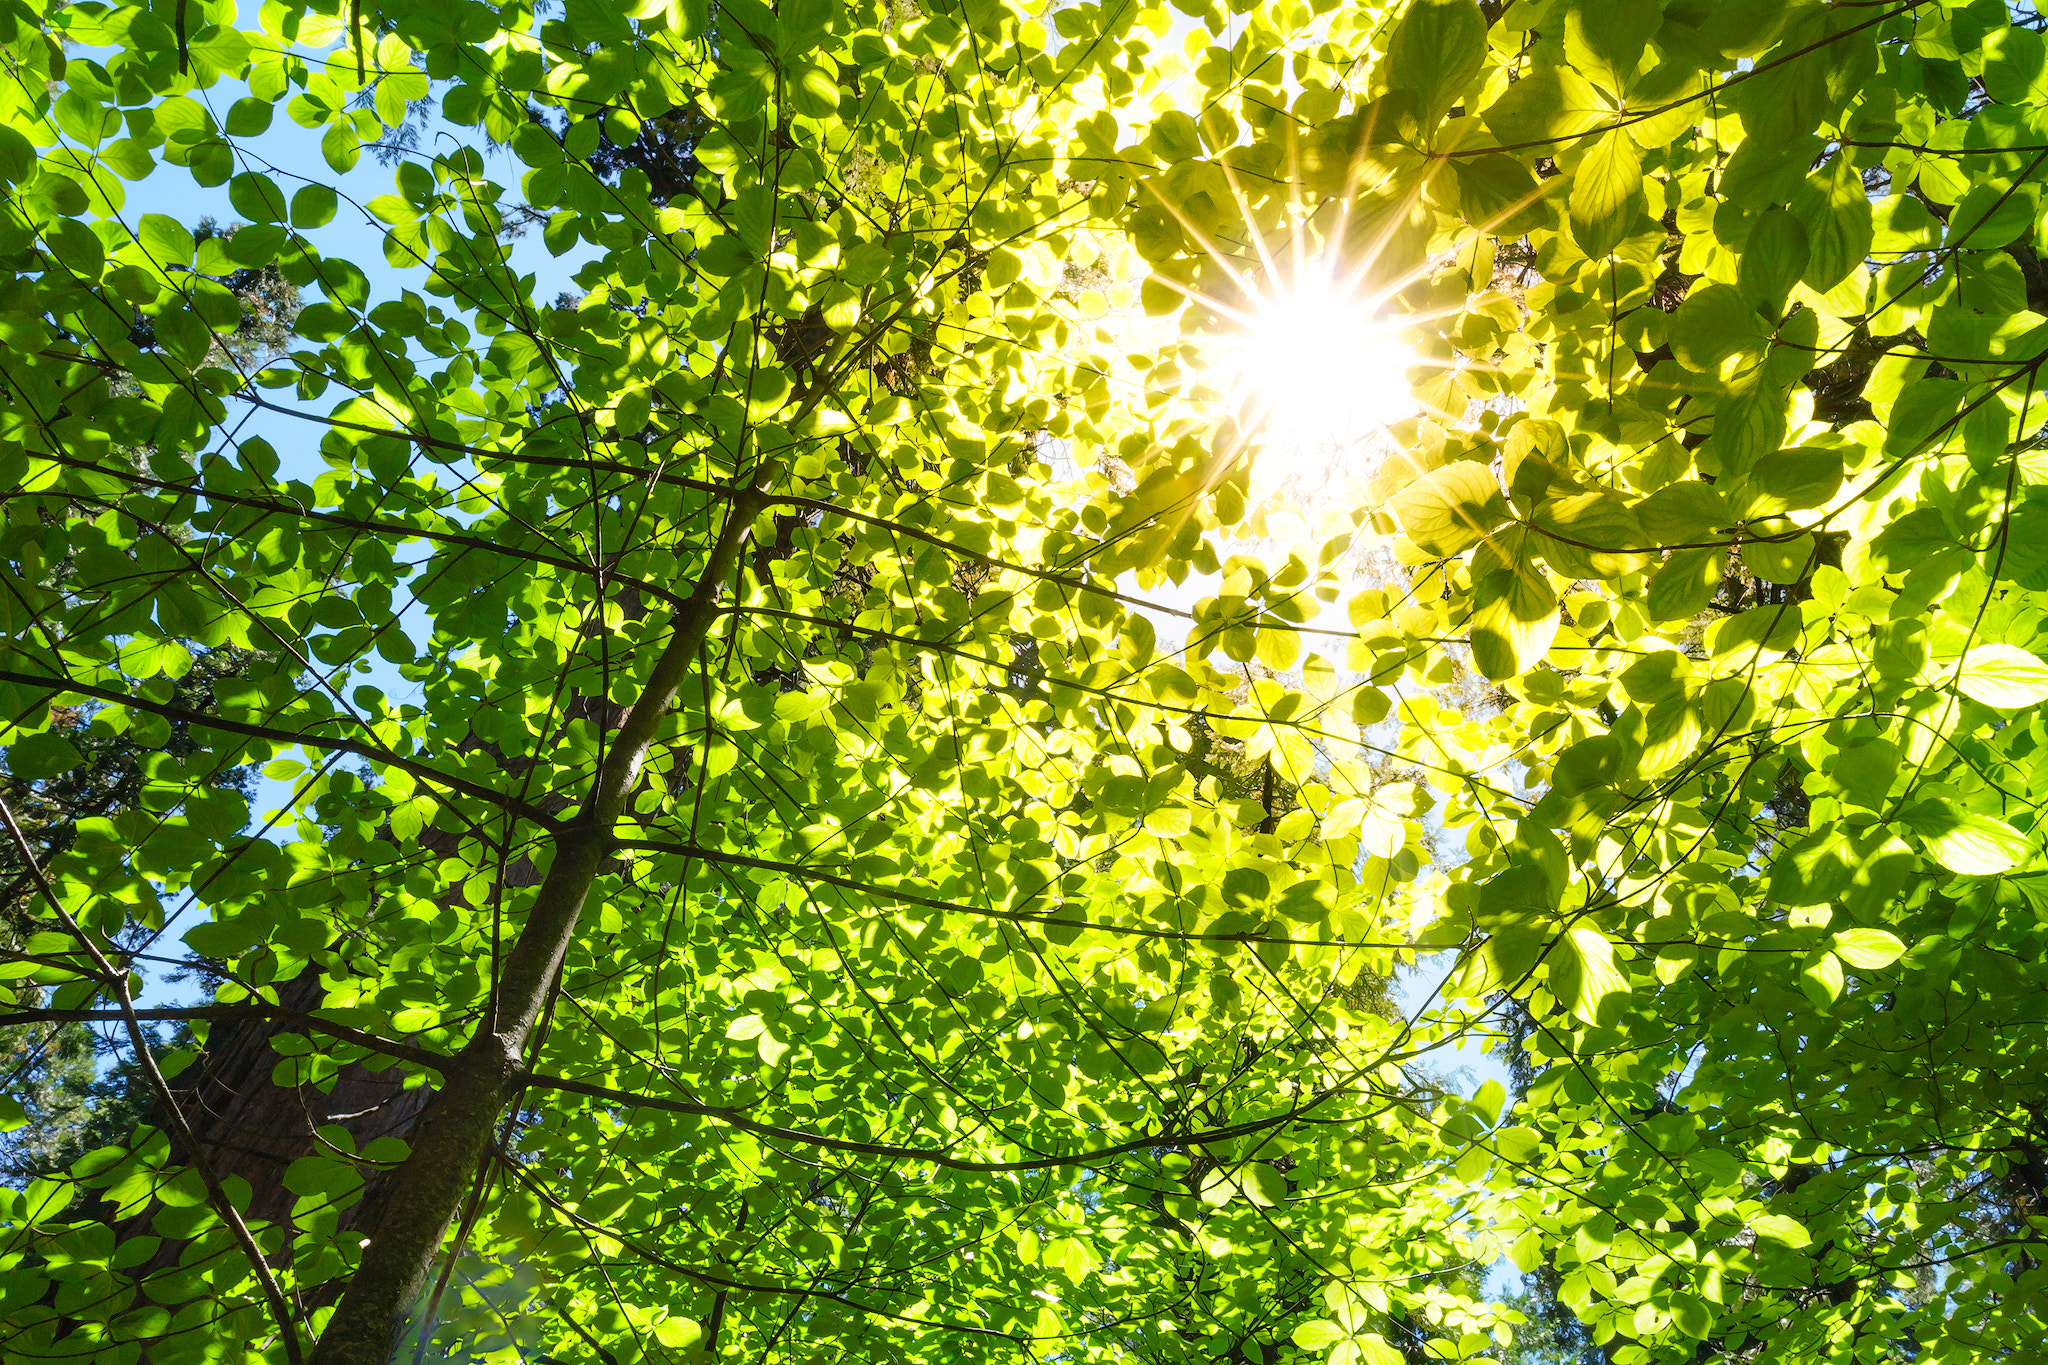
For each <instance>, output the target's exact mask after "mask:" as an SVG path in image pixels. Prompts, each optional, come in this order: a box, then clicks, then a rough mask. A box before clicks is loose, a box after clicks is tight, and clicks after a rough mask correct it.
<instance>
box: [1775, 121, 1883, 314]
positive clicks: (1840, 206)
mask: <svg viewBox="0 0 2048 1365" xmlns="http://www.w3.org/2000/svg"><path fill="white" fill-rule="evenodd" d="M1791 212H1792V215H1793V216H1794V217H1795V218H1797V219H1798V220H1799V221H1800V223H1801V224H1802V225H1803V226H1804V227H1805V229H1806V243H1807V263H1806V273H1805V275H1804V276H1803V277H1802V278H1804V280H1805V281H1806V284H1807V286H1808V287H1809V288H1812V289H1816V290H1819V291H1821V292H1822V293H1825V292H1827V291H1828V290H1830V289H1833V288H1834V287H1835V286H1836V285H1837V284H1840V283H1841V282H1842V280H1843V279H1845V278H1846V277H1847V276H1848V274H1849V272H1850V271H1851V270H1853V269H1855V268H1856V267H1857V266H1859V265H1861V264H1862V263H1863V261H1864V258H1865V257H1867V256H1869V255H1870V243H1871V239H1872V234H1873V228H1872V226H1871V216H1870V196H1869V194H1868V193H1867V192H1866V191H1865V190H1864V188H1863V176H1862V174H1861V173H1860V172H1858V171H1857V169H1856V167H1855V166H1854V165H1853V164H1851V162H1850V160H1849V158H1848V157H1847V156H1840V155H1838V156H1836V157H1835V159H1834V162H1833V163H1832V164H1831V165H1830V166H1829V168H1828V169H1827V171H1826V172H1824V173H1822V174H1818V175H1813V176H1809V177H1808V178H1807V184H1806V188H1805V189H1804V190H1802V191H1801V192H1800V193H1799V195H1798V196H1797V197H1796V198H1794V199H1793V201H1792V205H1791Z"/></svg>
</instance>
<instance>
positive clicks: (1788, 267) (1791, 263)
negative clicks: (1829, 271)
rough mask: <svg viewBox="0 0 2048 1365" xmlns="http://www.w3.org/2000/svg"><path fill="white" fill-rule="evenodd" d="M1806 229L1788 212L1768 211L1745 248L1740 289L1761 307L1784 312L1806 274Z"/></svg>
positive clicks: (1739, 272) (1738, 282)
mask: <svg viewBox="0 0 2048 1365" xmlns="http://www.w3.org/2000/svg"><path fill="white" fill-rule="evenodd" d="M1807 254H1808V253H1807V248H1806V229H1805V228H1804V227H1803V226H1801V225H1800V222H1799V220H1798V219H1797V218H1794V217H1793V216H1792V215H1791V214H1790V213H1788V212H1786V211H1785V210H1784V209H1781V208H1778V207H1776V206H1775V205H1773V206H1772V207H1770V208H1768V209H1765V210H1764V212H1763V216H1762V217H1760V218H1758V219H1757V221H1756V225H1755V226H1753V227H1752V228H1750V230H1749V240H1748V241H1747V242H1746V243H1744V244H1743V248H1742V257H1741V265H1740V266H1739V267H1738V268H1737V271H1736V280H1735V282H1736V286H1737V287H1738V288H1739V289H1741V290H1742V292H1743V293H1744V294H1747V295H1748V296H1749V297H1750V298H1752V299H1754V300H1756V301H1757V302H1758V303H1761V304H1763V305H1764V306H1766V307H1768V308H1770V309H1771V310H1772V311H1774V312H1775V311H1778V310H1781V309H1783V308H1784V306H1785V299H1786V298H1787V296H1789V295H1790V294H1791V292H1792V286H1793V285H1795V284H1797V283H1799V279H1800V277H1801V276H1802V275H1804V274H1805V273H1806V262H1807Z"/></svg>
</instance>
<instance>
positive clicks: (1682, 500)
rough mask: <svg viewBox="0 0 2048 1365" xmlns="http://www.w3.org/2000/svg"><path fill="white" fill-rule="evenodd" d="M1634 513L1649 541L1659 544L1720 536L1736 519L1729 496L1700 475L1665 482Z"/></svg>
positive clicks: (1683, 542)
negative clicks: (1729, 504)
mask: <svg viewBox="0 0 2048 1365" xmlns="http://www.w3.org/2000/svg"><path fill="white" fill-rule="evenodd" d="M1635 514H1636V520H1637V521H1639V522H1640V523H1641V524H1642V528H1643V534H1644V536H1645V537H1647V540H1648V543H1649V544H1652V545H1659V546H1673V545H1684V544H1697V543H1698V542H1700V541H1707V540H1719V539H1721V538H1722V533H1723V532H1724V531H1725V529H1726V528H1727V527H1729V526H1732V525H1733V524H1734V522H1735V516H1734V514H1733V513H1732V512H1730V511H1729V510H1728V502H1727V499H1725V498H1723V497H1722V496H1721V493H1720V491H1719V490H1718V489H1716V488H1715V487H1714V486H1713V485H1712V484H1709V483H1702V482H1701V481H1700V480H1698V479H1682V480H1680V481H1679V482H1677V483H1672V484H1666V485H1665V486H1664V487H1662V488H1660V489H1658V490H1657V491H1656V492H1654V493H1652V494H1651V495H1650V496H1649V497H1647V498H1645V499H1643V500H1642V501H1641V502H1639V503H1637V504H1636V506H1635Z"/></svg>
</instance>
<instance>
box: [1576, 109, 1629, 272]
mask: <svg viewBox="0 0 2048 1365" xmlns="http://www.w3.org/2000/svg"><path fill="white" fill-rule="evenodd" d="M1570 207H1571V220H1572V237H1573V239H1574V240H1575V241H1577V242H1578V244H1579V250H1581V251H1583V252H1585V253H1586V254H1587V255H1588V256H1592V257H1600V256H1605V255H1607V253H1608V252H1610V251H1612V250H1614V248H1615V247H1616V246H1618V245H1620V243H1621V239H1622V238H1624V237H1626V236H1628V234H1629V229H1630V228H1632V227H1633V226H1635V221H1636V218H1637V216H1638V215H1639V214H1640V213H1641V212H1642V210H1643V158H1642V153H1641V152H1639V151H1638V150H1637V149H1636V144H1635V143H1634V142H1633V141H1631V140H1630V139H1629V136H1628V134H1626V133H1624V132H1620V131H1609V132H1605V133H1602V134H1601V135H1600V136H1599V137H1598V138H1596V139H1595V140H1594V142H1593V146H1592V149H1591V150H1590V151H1588V152H1586V154H1585V156H1584V158H1583V159H1582V160H1581V161H1580V162H1579V165H1578V169H1576V170H1574V171H1573V172H1572V192H1571V199H1570Z"/></svg>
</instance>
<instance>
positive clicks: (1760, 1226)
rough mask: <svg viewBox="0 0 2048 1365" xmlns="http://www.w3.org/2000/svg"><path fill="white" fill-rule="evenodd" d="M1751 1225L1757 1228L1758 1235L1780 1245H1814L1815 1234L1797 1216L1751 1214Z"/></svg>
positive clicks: (1794, 1246) (1797, 1246)
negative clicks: (1808, 1230)
mask: <svg viewBox="0 0 2048 1365" xmlns="http://www.w3.org/2000/svg"><path fill="white" fill-rule="evenodd" d="M1749 1225H1750V1226H1751V1227H1752V1228H1754V1229H1756V1235H1757V1236H1758V1237H1761V1238H1763V1239H1764V1240H1766V1241H1770V1242H1776V1243H1778V1244H1779V1245H1780V1246H1788V1247H1792V1248H1795V1249H1796V1248H1799V1247H1804V1246H1812V1245H1813V1236H1812V1234H1811V1233H1809V1232H1807V1230H1806V1227H1805V1225H1804V1224H1802V1223H1801V1222H1799V1220H1798V1219H1796V1218H1787V1217H1786V1216H1785V1215H1784V1214H1782V1213H1757V1214H1752V1215H1750V1219H1749Z"/></svg>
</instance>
